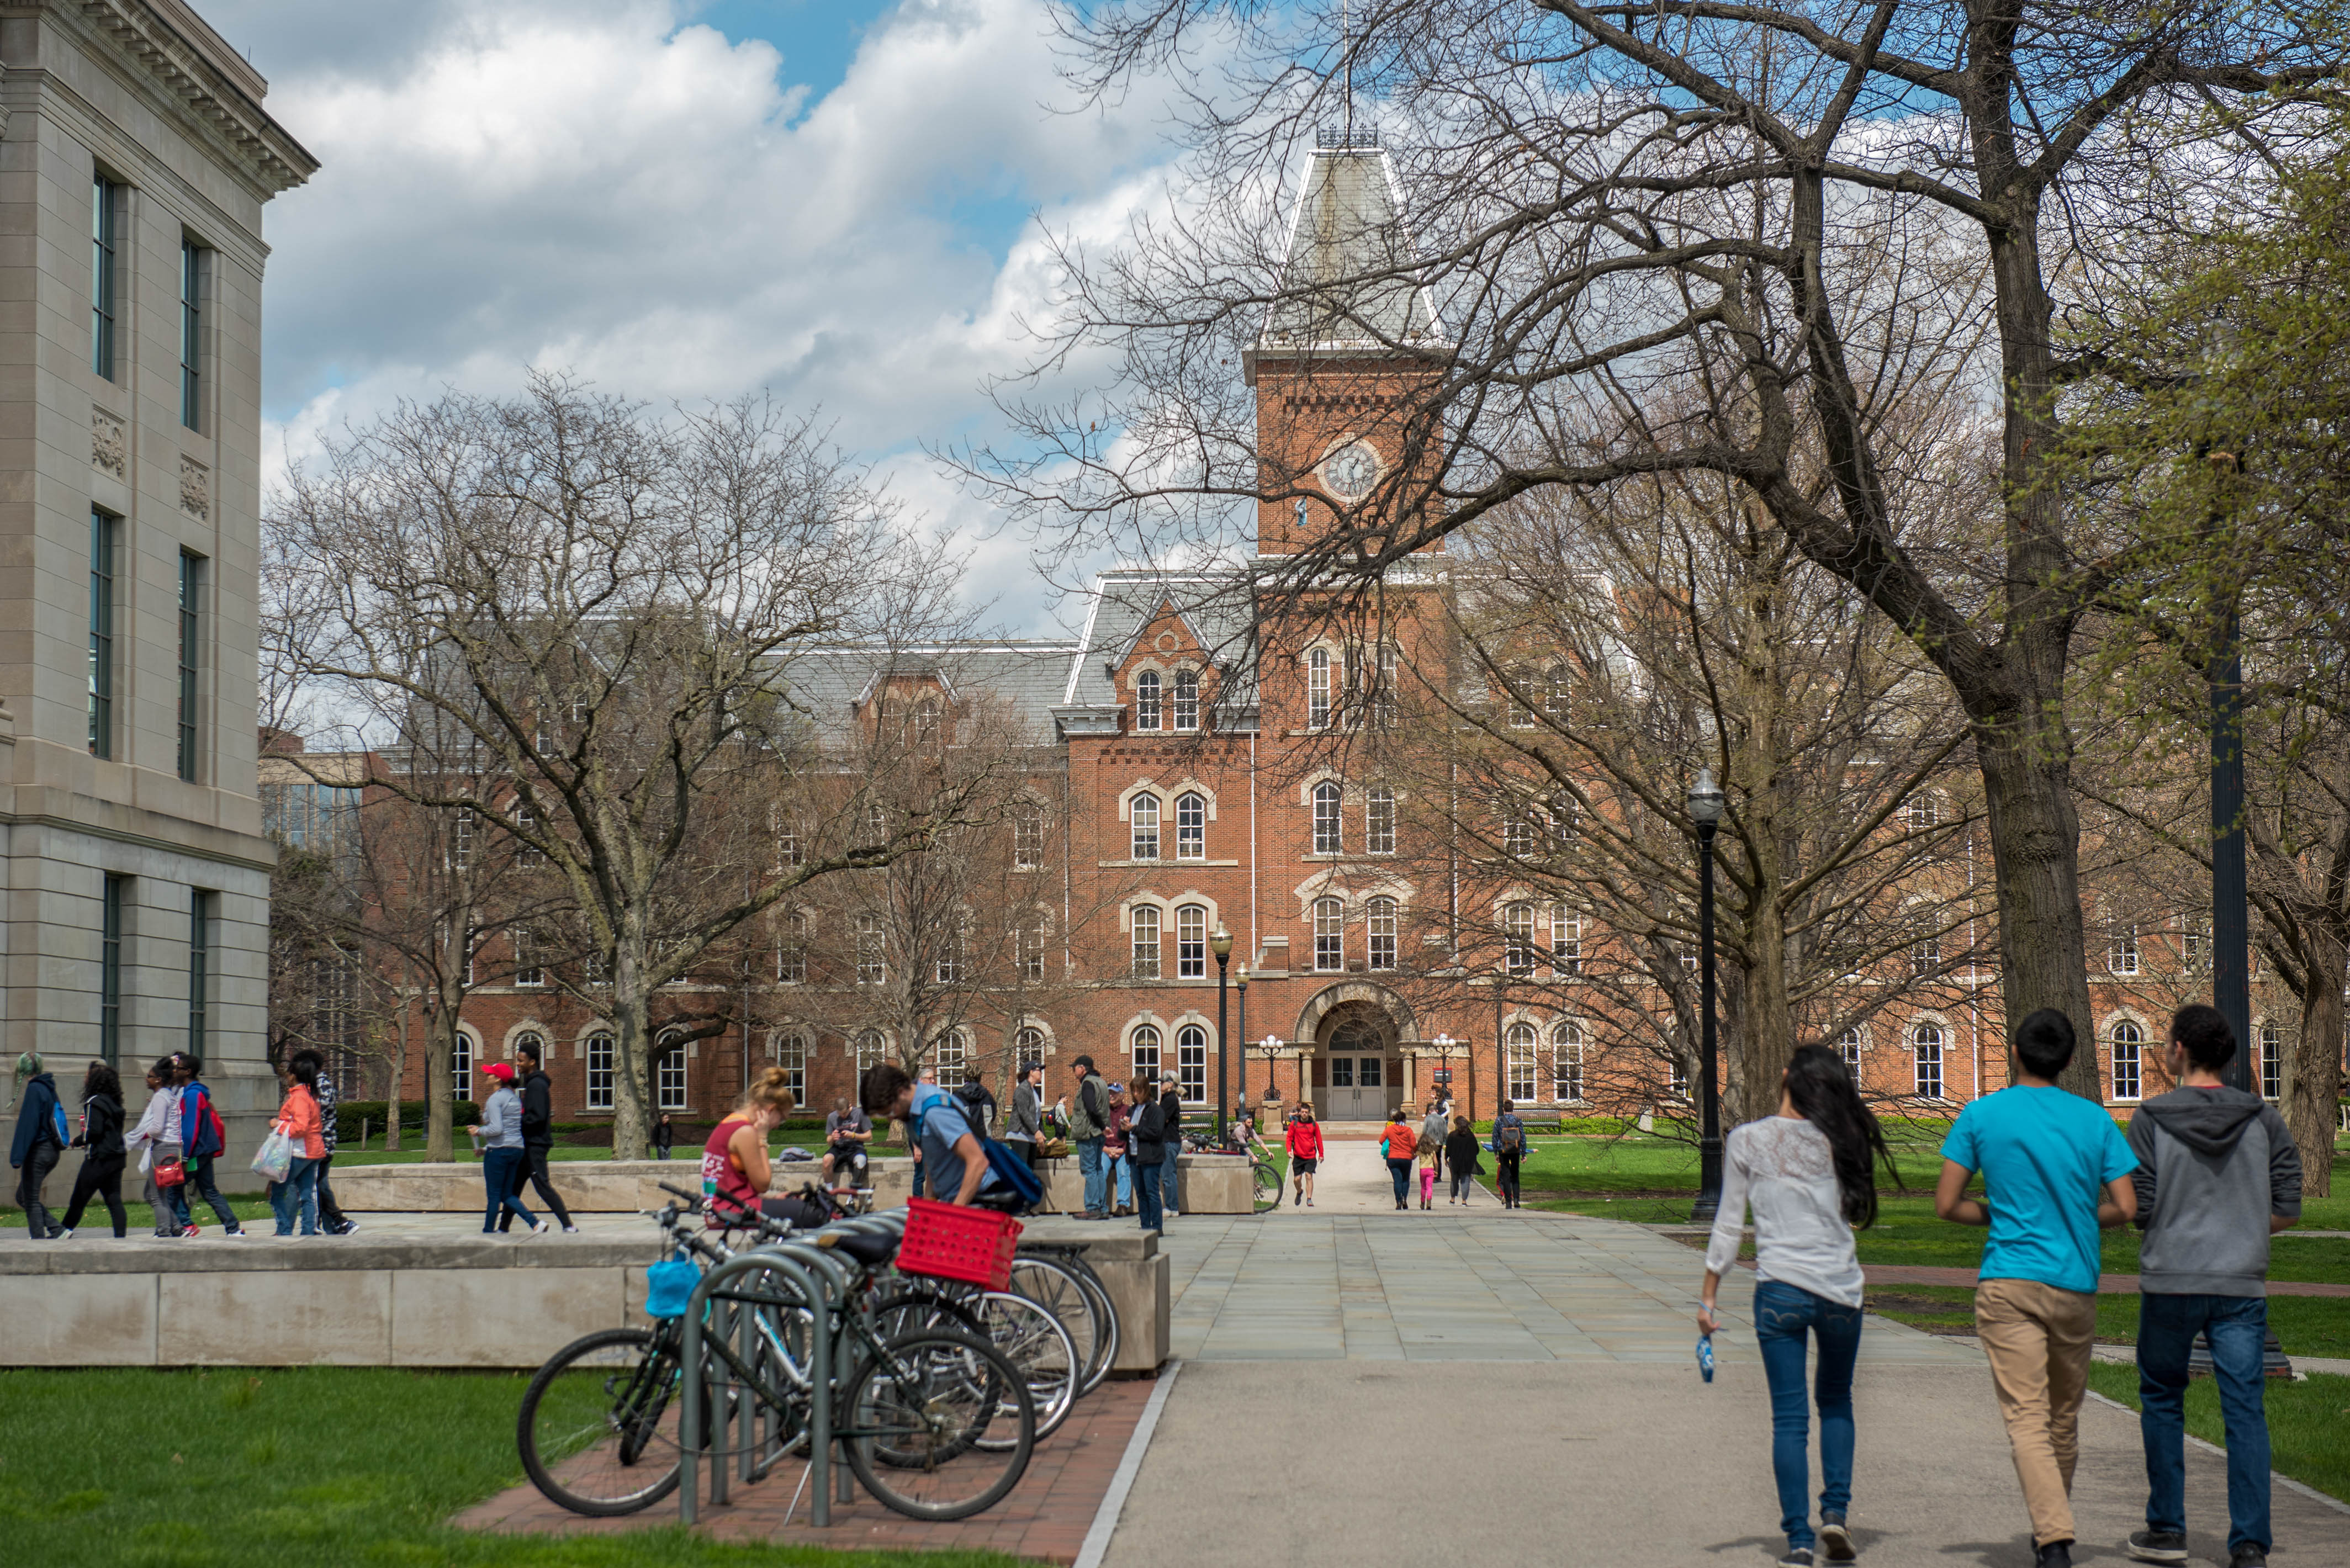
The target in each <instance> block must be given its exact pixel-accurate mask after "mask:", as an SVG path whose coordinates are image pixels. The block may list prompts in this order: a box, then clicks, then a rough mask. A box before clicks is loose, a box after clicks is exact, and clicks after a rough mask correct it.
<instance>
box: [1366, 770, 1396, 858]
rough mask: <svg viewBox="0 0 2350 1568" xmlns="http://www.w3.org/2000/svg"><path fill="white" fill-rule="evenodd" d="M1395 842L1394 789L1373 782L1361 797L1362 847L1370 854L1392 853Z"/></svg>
mask: <svg viewBox="0 0 2350 1568" xmlns="http://www.w3.org/2000/svg"><path fill="white" fill-rule="evenodd" d="M1395 844H1396V835H1395V791H1393V790H1391V789H1389V788H1388V786H1387V785H1385V784H1373V785H1372V786H1371V789H1370V793H1369V794H1367V795H1365V796H1364V797H1363V848H1364V850H1365V851H1366V852H1367V853H1368V854H1372V855H1393V854H1394V853H1395Z"/></svg>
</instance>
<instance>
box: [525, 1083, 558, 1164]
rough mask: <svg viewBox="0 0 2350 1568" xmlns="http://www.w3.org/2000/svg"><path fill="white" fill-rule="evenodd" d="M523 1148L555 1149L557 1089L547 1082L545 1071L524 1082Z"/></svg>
mask: <svg viewBox="0 0 2350 1568" xmlns="http://www.w3.org/2000/svg"><path fill="white" fill-rule="evenodd" d="M522 1146H523V1147H525V1148H553V1147H555V1087H554V1085H551V1084H549V1083H548V1082H547V1081H546V1073H545V1072H544V1071H540V1072H536V1073H533V1074H532V1075H530V1076H529V1077H527V1078H525V1079H524V1080H523V1081H522Z"/></svg>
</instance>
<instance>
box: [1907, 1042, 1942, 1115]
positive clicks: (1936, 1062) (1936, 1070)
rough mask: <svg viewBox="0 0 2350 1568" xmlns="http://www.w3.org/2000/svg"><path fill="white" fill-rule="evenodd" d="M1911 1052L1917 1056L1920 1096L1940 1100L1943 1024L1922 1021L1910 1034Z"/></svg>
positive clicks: (1923, 1098) (1924, 1098)
mask: <svg viewBox="0 0 2350 1568" xmlns="http://www.w3.org/2000/svg"><path fill="white" fill-rule="evenodd" d="M1909 1041H1910V1044H1911V1046H1912V1052H1911V1054H1913V1055H1914V1056H1915V1057H1916V1058H1917V1069H1918V1075H1917V1086H1918V1098H1919V1099H1921V1100H1939V1099H1940V1098H1941V1097H1942V1026H1941V1025H1940V1024H1939V1023H1920V1024H1919V1025H1918V1027H1917V1028H1916V1029H1915V1030H1913V1031H1912V1032H1911V1033H1910V1035H1909Z"/></svg>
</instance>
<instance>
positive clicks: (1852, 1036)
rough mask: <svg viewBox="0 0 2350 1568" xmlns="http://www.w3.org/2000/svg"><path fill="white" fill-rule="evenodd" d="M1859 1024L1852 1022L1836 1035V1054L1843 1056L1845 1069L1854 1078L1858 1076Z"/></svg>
mask: <svg viewBox="0 0 2350 1568" xmlns="http://www.w3.org/2000/svg"><path fill="white" fill-rule="evenodd" d="M1860 1042H1861V1035H1860V1025H1858V1024H1854V1025H1853V1026H1852V1027H1851V1028H1849V1029H1847V1030H1846V1031H1845V1032H1844V1033H1841V1034H1839V1035H1837V1036H1836V1054H1837V1055H1839V1056H1841V1057H1843V1058H1844V1066H1845V1071H1846V1072H1847V1073H1850V1074H1851V1075H1853V1076H1854V1077H1855V1078H1856V1079H1857V1078H1858V1077H1859V1076H1860Z"/></svg>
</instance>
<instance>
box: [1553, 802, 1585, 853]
mask: <svg viewBox="0 0 2350 1568" xmlns="http://www.w3.org/2000/svg"><path fill="white" fill-rule="evenodd" d="M1582 832H1583V803H1582V802H1581V801H1578V800H1575V799H1573V798H1571V797H1569V796H1566V795H1561V796H1559V797H1557V798H1556V799H1555V800H1553V801H1552V802H1551V804H1550V841H1551V844H1552V846H1553V847H1555V848H1558V849H1565V848H1566V847H1567V846H1570V845H1572V844H1573V843H1574V842H1575V839H1576V837H1577V836H1580V835H1581V834H1582Z"/></svg>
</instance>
